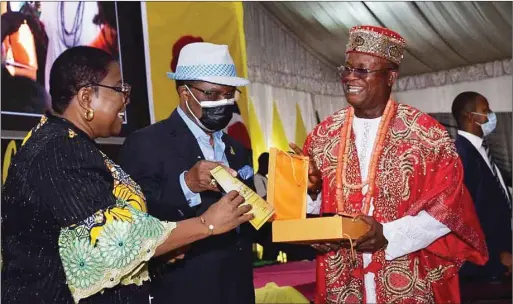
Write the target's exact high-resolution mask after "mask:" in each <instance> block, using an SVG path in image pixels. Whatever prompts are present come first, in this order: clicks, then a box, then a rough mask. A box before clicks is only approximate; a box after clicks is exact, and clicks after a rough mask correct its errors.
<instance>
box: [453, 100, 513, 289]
mask: <svg viewBox="0 0 513 304" xmlns="http://www.w3.org/2000/svg"><path fill="white" fill-rule="evenodd" d="M452 114H453V116H454V119H455V120H456V122H457V124H458V136H457V139H456V149H457V151H458V154H459V155H460V158H461V161H462V163H463V168H464V172H465V185H466V186H467V188H468V190H469V192H470V195H471V196H472V199H473V201H474V205H475V208H476V212H477V215H478V217H479V221H480V222H481V227H482V228H483V232H484V234H485V238H486V245H487V246H488V251H489V260H488V262H487V263H486V264H485V265H483V266H478V265H475V264H470V263H465V264H464V265H463V267H462V269H461V270H460V276H461V280H462V282H468V281H474V282H475V281H478V282H497V281H500V280H501V279H504V278H505V277H508V276H509V277H511V237H512V234H511V193H510V192H509V190H508V188H507V186H506V184H505V182H504V179H503V177H502V175H501V172H500V170H499V167H497V165H496V164H495V162H494V160H493V158H492V156H491V154H490V148H489V146H488V145H487V142H486V137H487V136H488V135H489V134H490V133H492V132H493V131H494V129H495V126H496V124H497V117H496V115H495V113H494V112H493V111H492V110H491V109H490V106H489V104H488V101H487V100H486V98H485V97H484V96H482V95H481V94H479V93H476V92H463V93H461V94H459V95H458V96H457V97H456V98H455V99H454V101H453V104H452Z"/></svg>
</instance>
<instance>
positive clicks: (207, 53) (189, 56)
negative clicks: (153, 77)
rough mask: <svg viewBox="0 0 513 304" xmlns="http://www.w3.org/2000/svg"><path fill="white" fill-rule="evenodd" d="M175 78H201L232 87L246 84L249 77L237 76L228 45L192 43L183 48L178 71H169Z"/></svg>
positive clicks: (179, 57) (201, 79)
mask: <svg viewBox="0 0 513 304" xmlns="http://www.w3.org/2000/svg"><path fill="white" fill-rule="evenodd" d="M167 77H169V78H170V79H173V80H200V81H207V82H212V83H216V84H222V85H227V86H232V87H240V86H246V85H248V84H249V81H248V80H247V79H244V78H241V77H237V71H236V70H235V64H234V63H233V59H232V56H230V52H229V51H228V46H227V45H218V44H212V43H206V42H196V43H191V44H188V45H186V46H184V47H183V48H182V50H181V51H180V55H179V56H178V64H177V65H176V72H175V73H171V72H168V73H167Z"/></svg>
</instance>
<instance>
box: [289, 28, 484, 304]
mask: <svg viewBox="0 0 513 304" xmlns="http://www.w3.org/2000/svg"><path fill="white" fill-rule="evenodd" d="M405 47H406V43H405V40H404V39H403V38H402V37H401V36H400V35H399V34H397V33H395V32H393V31H391V30H388V29H385V28H381V27H375V26H356V27H354V28H352V29H351V31H350V33H349V42H348V44H347V48H346V61H345V64H344V65H343V66H341V67H340V68H339V71H340V80H341V82H342V85H343V88H344V92H345V97H346V99H347V102H348V103H349V105H350V106H349V107H347V108H344V109H342V110H340V111H338V112H336V113H335V114H333V115H331V116H329V117H328V118H326V119H325V120H324V121H323V122H321V123H320V124H319V125H318V126H317V127H315V128H314V130H313V131H312V132H311V133H310V134H309V136H308V138H307V140H306V143H305V146H304V149H303V150H301V149H299V148H298V147H297V146H295V145H293V144H291V147H292V148H293V149H294V150H295V151H296V152H297V153H299V154H303V153H304V154H306V155H309V156H310V157H311V163H310V170H309V171H310V176H309V180H310V184H311V186H310V189H309V190H310V191H314V192H316V193H319V192H321V194H320V195H321V196H322V203H321V206H320V210H321V213H322V215H324V216H327V215H334V214H341V215H348V216H358V217H359V218H361V219H362V220H363V221H365V222H366V223H367V224H368V225H369V227H370V231H369V232H368V233H366V234H365V235H363V236H362V237H360V238H359V239H357V240H356V242H354V243H353V242H347V241H344V242H341V243H331V244H317V245H314V248H317V249H318V250H319V251H320V253H319V255H318V257H317V296H316V302H317V303H326V302H327V303H362V302H364V303H459V299H460V297H459V289H458V269H459V267H460V266H461V264H462V262H463V261H465V260H469V261H471V262H474V263H479V264H483V263H484V262H485V261H486V259H487V258H488V256H487V255H488V254H487V249H486V244H485V242H484V236H483V232H482V230H481V227H480V226H479V221H478V219H477V216H476V213H475V210H474V207H473V205H472V200H471V198H470V196H469V193H468V191H467V189H466V188H465V186H464V185H463V168H462V165H461V161H460V159H459V157H458V154H457V153H456V149H455V146H454V143H453V141H452V140H451V139H450V137H449V135H448V133H447V131H446V130H445V129H444V128H443V127H442V126H441V125H440V124H439V123H438V122H437V121H436V120H435V119H433V118H432V117H430V116H428V115H426V114H424V113H422V112H420V111H419V110H417V109H415V108H413V107H410V106H408V105H404V104H399V103H397V102H395V101H394V100H392V99H391V96H390V95H391V90H392V86H393V84H394V82H395V81H396V79H397V77H398V69H399V65H400V64H401V61H402V59H403V52H404V51H405ZM354 250H355V251H356V252H355V251H354Z"/></svg>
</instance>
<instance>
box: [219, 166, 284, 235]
mask: <svg viewBox="0 0 513 304" xmlns="http://www.w3.org/2000/svg"><path fill="white" fill-rule="evenodd" d="M210 173H211V174H212V176H213V177H214V178H215V180H216V181H217V183H218V184H219V185H220V186H221V187H222V188H223V190H224V191H226V192H230V191H232V190H235V191H237V192H239V194H240V195H241V196H242V197H244V199H245V202H244V203H243V205H245V204H250V205H251V206H252V207H253V208H252V209H251V211H250V213H252V214H254V215H255V218H254V219H252V220H251V221H250V223H251V225H253V227H255V229H256V230H258V229H260V227H262V225H263V224H265V222H267V220H268V219H269V218H270V217H271V216H272V215H273V214H274V208H273V206H271V205H270V204H269V203H267V202H266V201H265V200H264V199H263V198H261V197H260V196H259V195H258V194H256V193H255V191H253V190H251V188H249V187H248V186H246V185H245V184H244V183H243V182H241V181H240V180H238V179H237V178H235V177H233V176H232V175H231V174H230V173H229V172H228V171H226V170H225V169H224V168H223V167H221V166H218V167H216V168H215V169H213V170H212V171H210Z"/></svg>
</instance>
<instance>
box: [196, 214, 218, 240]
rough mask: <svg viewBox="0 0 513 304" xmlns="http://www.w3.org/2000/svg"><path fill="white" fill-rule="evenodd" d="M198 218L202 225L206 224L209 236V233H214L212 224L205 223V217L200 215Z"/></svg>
mask: <svg viewBox="0 0 513 304" xmlns="http://www.w3.org/2000/svg"><path fill="white" fill-rule="evenodd" d="M199 218H200V221H201V223H202V224H203V225H207V227H208V235H209V236H210V235H213V234H214V225H212V224H210V225H208V224H207V221H206V220H205V218H204V217H202V216H200V217H199Z"/></svg>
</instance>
